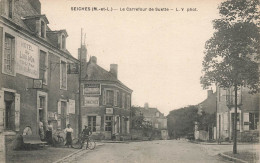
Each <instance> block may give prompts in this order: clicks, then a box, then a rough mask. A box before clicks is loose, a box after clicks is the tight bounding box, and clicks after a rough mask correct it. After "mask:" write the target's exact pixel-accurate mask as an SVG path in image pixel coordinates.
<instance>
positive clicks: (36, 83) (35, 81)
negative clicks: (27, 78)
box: [33, 79, 42, 89]
mask: <svg viewBox="0 0 260 163" xmlns="http://www.w3.org/2000/svg"><path fill="white" fill-rule="evenodd" d="M33 89H42V79H33Z"/></svg>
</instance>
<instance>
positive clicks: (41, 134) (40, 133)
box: [39, 119, 44, 141]
mask: <svg viewBox="0 0 260 163" xmlns="http://www.w3.org/2000/svg"><path fill="white" fill-rule="evenodd" d="M39 135H40V139H41V141H43V140H44V129H43V123H42V119H40V121H39Z"/></svg>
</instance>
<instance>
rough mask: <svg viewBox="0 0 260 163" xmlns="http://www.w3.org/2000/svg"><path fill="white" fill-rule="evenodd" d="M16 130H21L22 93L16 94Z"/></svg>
mask: <svg viewBox="0 0 260 163" xmlns="http://www.w3.org/2000/svg"><path fill="white" fill-rule="evenodd" d="M14 124H15V131H19V130H20V94H17V93H16V94H15V121H14Z"/></svg>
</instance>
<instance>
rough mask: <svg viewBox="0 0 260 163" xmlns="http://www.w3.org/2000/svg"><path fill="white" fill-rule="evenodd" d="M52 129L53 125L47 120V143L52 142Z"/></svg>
mask: <svg viewBox="0 0 260 163" xmlns="http://www.w3.org/2000/svg"><path fill="white" fill-rule="evenodd" d="M52 130H53V126H52V124H51V121H48V125H47V130H46V140H47V143H48V144H50V145H52V144H53V140H52Z"/></svg>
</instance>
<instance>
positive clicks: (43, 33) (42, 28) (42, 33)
mask: <svg viewBox="0 0 260 163" xmlns="http://www.w3.org/2000/svg"><path fill="white" fill-rule="evenodd" d="M45 32H46V28H45V23H44V22H43V21H41V37H42V38H45Z"/></svg>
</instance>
